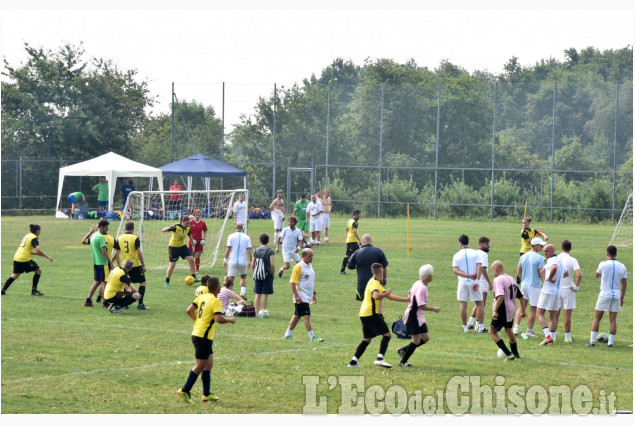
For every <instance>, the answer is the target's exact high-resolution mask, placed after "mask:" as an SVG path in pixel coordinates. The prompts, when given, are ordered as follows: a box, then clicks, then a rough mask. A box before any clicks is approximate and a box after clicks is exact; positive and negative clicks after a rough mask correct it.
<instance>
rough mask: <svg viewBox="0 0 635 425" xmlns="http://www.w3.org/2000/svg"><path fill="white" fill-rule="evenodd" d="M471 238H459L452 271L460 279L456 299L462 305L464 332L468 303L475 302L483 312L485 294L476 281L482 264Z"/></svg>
mask: <svg viewBox="0 0 635 425" xmlns="http://www.w3.org/2000/svg"><path fill="white" fill-rule="evenodd" d="M469 243H470V238H469V237H468V236H467V235H461V236H460V237H459V247H460V248H461V249H460V250H459V252H457V253H456V254H454V257H453V258H452V270H453V271H454V274H455V275H457V276H458V277H459V283H458V287H457V290H456V299H457V301H459V303H460V309H459V313H460V317H461V322H462V324H463V332H467V303H468V301H474V303H475V304H476V307H477V309H480V310H481V311H482V310H483V294H482V293H481V287H480V285H479V284H478V282H477V281H476V270H477V268H478V265H479V264H480V258H479V255H478V253H477V252H476V250H474V249H472V248H470V247H469Z"/></svg>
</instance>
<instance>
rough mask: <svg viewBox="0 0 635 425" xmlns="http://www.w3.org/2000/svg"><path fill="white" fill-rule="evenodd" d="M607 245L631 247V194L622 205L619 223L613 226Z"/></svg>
mask: <svg viewBox="0 0 635 425" xmlns="http://www.w3.org/2000/svg"><path fill="white" fill-rule="evenodd" d="M609 245H615V246H633V194H632V193H631V194H630V195H629V197H628V200H627V201H626V205H624V209H623V210H622V215H621V216H620V221H618V222H617V226H615V231H614V232H613V237H612V238H611V242H609Z"/></svg>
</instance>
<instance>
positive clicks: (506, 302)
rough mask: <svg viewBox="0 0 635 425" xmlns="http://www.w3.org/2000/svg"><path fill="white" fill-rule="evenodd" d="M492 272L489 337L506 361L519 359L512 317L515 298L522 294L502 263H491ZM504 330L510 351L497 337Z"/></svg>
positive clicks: (514, 311)
mask: <svg viewBox="0 0 635 425" xmlns="http://www.w3.org/2000/svg"><path fill="white" fill-rule="evenodd" d="M492 270H494V276H496V278H495V279H494V297H495V299H494V306H493V307H492V323H491V324H490V328H489V335H490V336H491V337H492V339H493V340H494V342H495V343H496V345H498V348H500V349H501V350H502V351H503V353H505V356H506V360H514V359H519V358H520V355H519V354H518V346H517V345H516V336H515V335H514V332H513V331H512V327H513V325H514V315H515V314H516V298H520V297H522V296H523V294H522V293H521V292H520V289H518V284H517V283H516V279H514V278H513V277H511V276H510V275H508V274H505V270H504V268H503V263H502V262H501V261H499V260H496V261H494V263H492ZM503 328H505V333H506V334H507V339H509V346H510V347H511V351H509V349H508V348H507V346H506V345H505V341H503V339H502V338H501V337H499V336H498V331H500V330H501V329H503Z"/></svg>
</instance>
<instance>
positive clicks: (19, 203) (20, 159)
mask: <svg viewBox="0 0 635 425" xmlns="http://www.w3.org/2000/svg"><path fill="white" fill-rule="evenodd" d="M18 166H19V169H20V172H19V173H18V175H19V177H18V178H19V180H20V184H19V186H18V187H19V188H20V192H19V193H18V206H19V208H20V209H22V155H20V158H19V165H18Z"/></svg>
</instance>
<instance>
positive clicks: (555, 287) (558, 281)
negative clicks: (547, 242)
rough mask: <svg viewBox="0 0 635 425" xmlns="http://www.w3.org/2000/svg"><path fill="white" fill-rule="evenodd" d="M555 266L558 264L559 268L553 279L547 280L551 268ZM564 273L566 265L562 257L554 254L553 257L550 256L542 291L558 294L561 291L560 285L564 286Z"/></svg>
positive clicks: (546, 265)
mask: <svg viewBox="0 0 635 425" xmlns="http://www.w3.org/2000/svg"><path fill="white" fill-rule="evenodd" d="M554 266H558V270H557V271H556V273H555V274H554V275H553V277H552V278H551V281H547V278H548V277H549V275H550V274H551V269H552V268H553V267H554ZM563 275H564V266H563V265H562V262H561V261H560V259H559V258H558V257H557V256H556V255H554V256H553V257H549V258H548V259H547V263H546V264H545V282H544V283H543V284H542V289H541V290H540V292H541V293H542V294H549V295H558V292H560V287H561V286H562V276H563Z"/></svg>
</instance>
